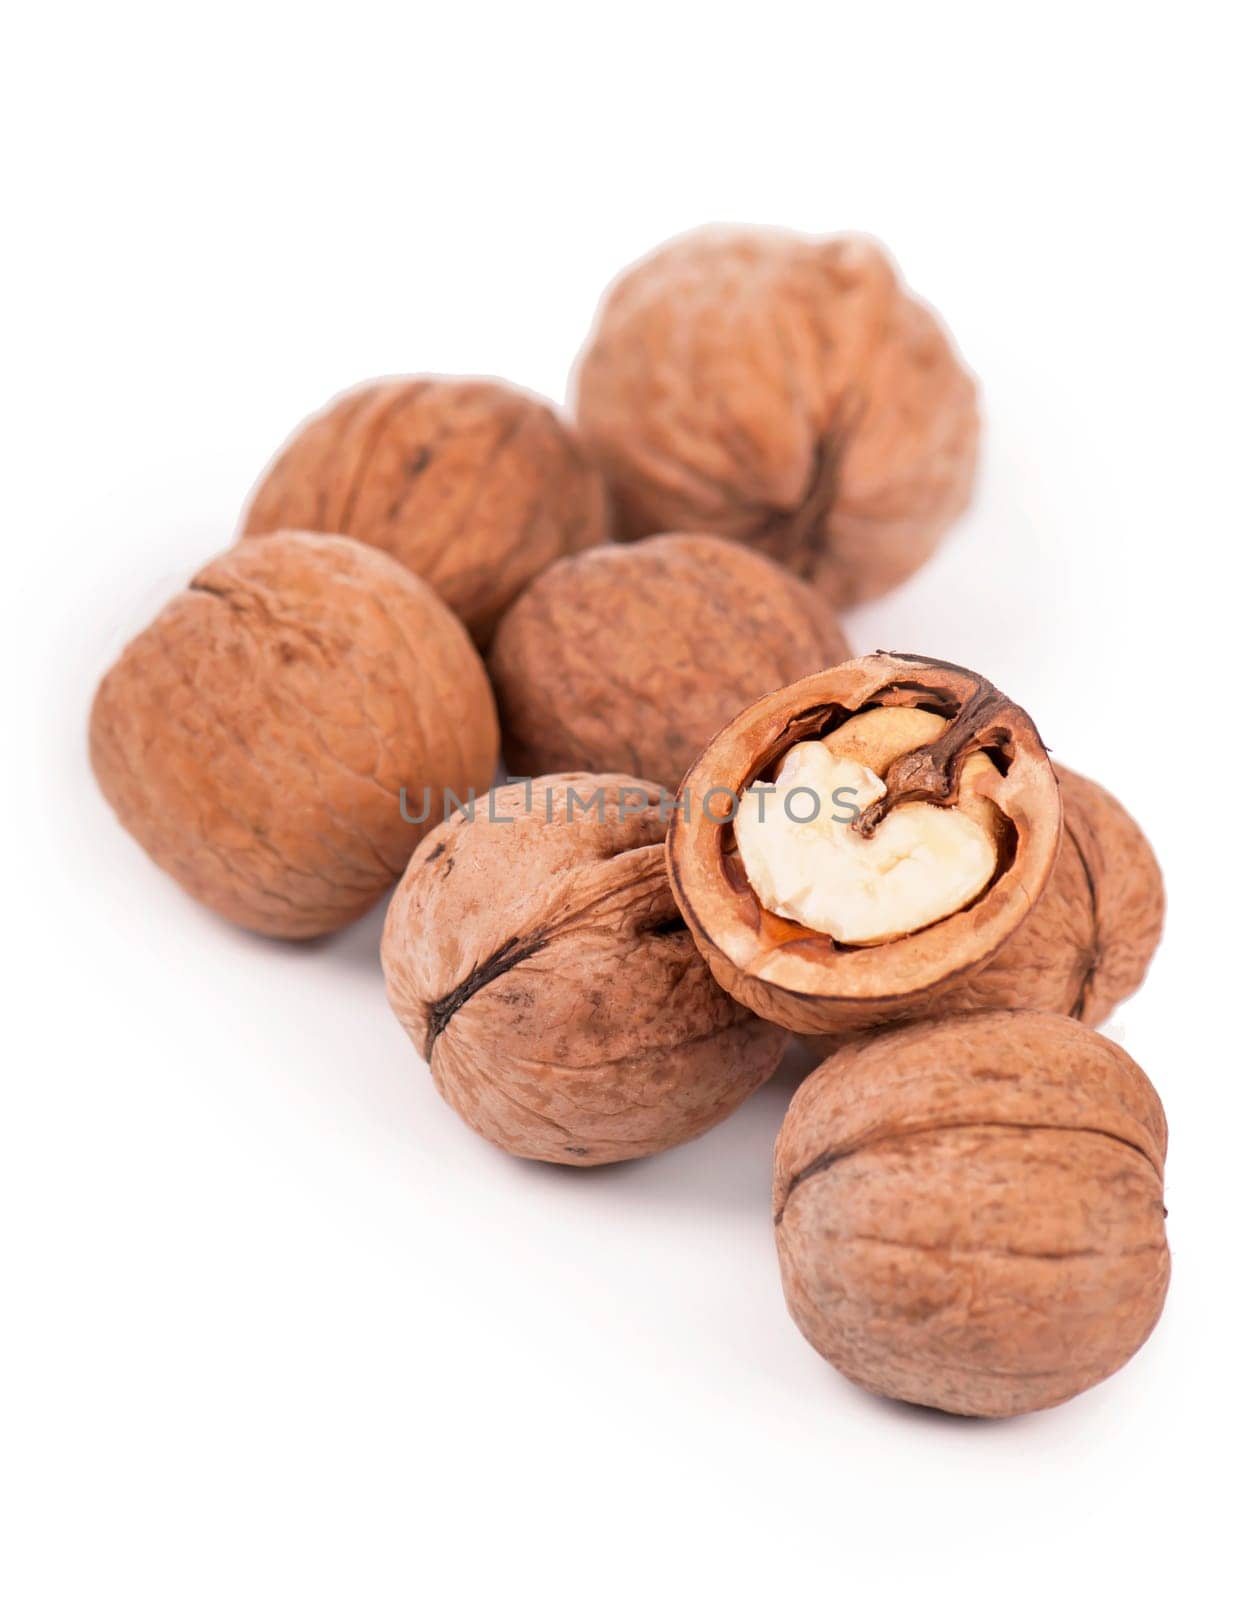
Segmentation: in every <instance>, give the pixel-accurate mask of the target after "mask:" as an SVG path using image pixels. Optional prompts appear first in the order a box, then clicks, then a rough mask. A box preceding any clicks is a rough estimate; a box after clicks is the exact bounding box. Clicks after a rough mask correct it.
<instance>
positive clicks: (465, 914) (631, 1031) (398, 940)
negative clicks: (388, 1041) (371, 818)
mask: <svg viewBox="0 0 1251 1600" xmlns="http://www.w3.org/2000/svg"><path fill="white" fill-rule="evenodd" d="M665 817H666V800H665V797H664V796H663V794H662V791H661V790H660V789H659V788H657V787H656V785H654V784H648V783H641V782H639V781H638V780H637V779H633V778H629V777H624V776H615V775H610V776H590V775H588V774H585V773H574V774H565V775H563V776H559V777H547V778H542V779H540V780H538V781H537V782H535V783H514V784H510V785H507V786H506V787H504V788H501V789H497V790H494V791H493V792H492V795H491V799H490V805H489V807H486V806H484V805H483V804H481V803H480V804H479V806H478V808H477V810H476V812H475V814H474V815H473V816H472V817H466V816H465V815H464V814H463V813H457V814H455V815H453V816H451V817H450V818H449V819H448V820H447V821H445V822H444V823H442V824H441V825H440V827H438V828H437V829H436V830H435V831H434V832H433V833H432V834H431V835H430V837H429V838H428V839H427V840H425V842H424V843H423V844H422V846H421V848H420V849H419V850H418V852H417V853H416V854H415V855H414V857H413V859H412V861H411V863H410V865H409V868H408V870H407V872H406V873H405V874H404V879H403V881H402V883H401V884H400V887H399V888H398V889H397V891H396V893H395V897H394V899H393V900H392V902H391V906H390V909H389V911H388V914H387V922H386V930H385V933H384V936H383V942H382V962H383V968H384V971H385V973H386V979H387V992H388V995H389V996H390V1000H391V1005H392V1007H393V1009H394V1011H395V1013H396V1016H397V1017H398V1018H399V1020H400V1021H401V1022H402V1023H403V1025H404V1027H405V1029H406V1030H407V1032H408V1034H409V1036H410V1037H411V1039H412V1041H413V1044H414V1045H415V1046H416V1048H417V1049H418V1050H419V1051H420V1052H421V1054H422V1055H423V1056H424V1057H425V1059H426V1060H427V1061H428V1062H429V1064H430V1070H431V1073H432V1075H433V1077H434V1082H435V1085H436V1087H437V1088H438V1090H439V1093H440V1094H441V1095H442V1096H443V1098H444V1099H445V1100H446V1101H447V1102H448V1104H449V1105H451V1106H452V1107H453V1109H454V1110H456V1111H457V1112H458V1113H459V1114H460V1115H461V1117H462V1118H463V1119H464V1120H465V1121H466V1122H467V1123H468V1124H469V1126H470V1127H471V1128H473V1129H474V1130H475V1131H476V1132H477V1133H480V1134H481V1135H482V1136H483V1137H484V1138H486V1139H489V1140H490V1141H491V1142H492V1143H493V1144H496V1145H498V1146H500V1148H501V1149H504V1150H507V1151H509V1152H510V1153H512V1154H513V1155H518V1156H526V1157H529V1158H531V1159H533V1160H539V1161H553V1162H560V1163H564V1164H566V1165H570V1166H594V1165H598V1164H600V1163H603V1162H608V1161H622V1160H625V1159H627V1158H630V1157H633V1156H644V1155H650V1154H653V1153H655V1152H656V1151H659V1150H666V1149H668V1148H669V1147H670V1146H671V1145H675V1144H679V1143H681V1142H682V1141H683V1140H686V1139H692V1138H694V1137H695V1135H696V1134H700V1133H703V1132H704V1131H705V1130H706V1129H708V1128H710V1127H712V1126H713V1124H714V1123H717V1122H720V1121H721V1120H722V1118H724V1117H726V1116H728V1115H729V1114H730V1112H732V1111H733V1110H735V1108H736V1107H737V1106H738V1105H740V1104H741V1103H742V1101H743V1100H745V1099H746V1098H747V1096H748V1095H750V1094H751V1093H752V1092H753V1091H754V1090H755V1089H757V1088H759V1086H760V1085H761V1084H762V1083H763V1082H764V1081H765V1080H766V1079H767V1078H768V1077H769V1076H770V1074H771V1073H772V1072H773V1070H774V1068H775V1067H776V1065H777V1063H778V1059H779V1057H780V1056H781V1053H782V1049H783V1047H784V1045H785V1042H786V1039H785V1035H784V1034H783V1033H782V1032H781V1031H780V1030H778V1029H776V1028H773V1027H771V1026H770V1025H769V1024H768V1023H767V1022H763V1021H762V1020H761V1019H760V1018H759V1017H756V1016H754V1015H753V1014H752V1013H751V1012H750V1011H747V1010H745V1009H744V1008H743V1007H742V1006H740V1005H738V1004H737V1003H736V1002H735V1001H734V1000H733V999H731V997H730V996H729V995H728V994H726V993H725V991H724V990H723V989H721V988H720V987H719V986H718V985H717V984H716V983H715V982H714V981H713V978H712V975H711V973H710V972H709V971H708V969H707V967H706V966H705V965H704V963H703V961H702V960H701V959H700V956H699V954H698V952H697V951H696V949H695V947H694V944H693V943H692V940H691V937H690V935H689V933H688V932H687V931H686V928H685V926H684V924H683V923H682V921H681V919H680V918H679V917H678V915H677V912H676V910H675V907H674V904H673V898H672V896H671V895H670V893H669V885H668V882H667V879H666V876H665V864H664V844H663V840H664V831H665Z"/></svg>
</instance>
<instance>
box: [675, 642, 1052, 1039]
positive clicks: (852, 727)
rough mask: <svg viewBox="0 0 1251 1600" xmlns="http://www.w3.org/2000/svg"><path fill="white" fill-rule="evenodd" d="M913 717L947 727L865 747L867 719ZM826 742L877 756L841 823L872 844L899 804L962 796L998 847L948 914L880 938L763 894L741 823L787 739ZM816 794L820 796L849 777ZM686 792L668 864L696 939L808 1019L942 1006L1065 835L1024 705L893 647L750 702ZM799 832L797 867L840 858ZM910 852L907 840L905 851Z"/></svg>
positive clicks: (939, 805)
mask: <svg viewBox="0 0 1251 1600" xmlns="http://www.w3.org/2000/svg"><path fill="white" fill-rule="evenodd" d="M918 720H919V721H920V722H921V723H922V724H924V725H925V726H926V727H927V728H929V727H931V726H932V728H933V729H935V730H937V733H935V732H933V731H931V732H927V733H925V734H923V735H922V737H921V739H920V740H918V739H917V737H915V735H913V736H910V737H907V738H905V739H904V740H903V742H902V743H900V742H899V740H898V737H897V734H896V733H892V734H890V735H889V736H888V740H887V743H886V744H885V745H882V746H881V748H879V749H878V750H877V752H876V754H873V755H870V752H869V750H868V749H867V748H866V746H865V744H864V739H865V730H869V729H870V728H872V727H875V726H877V725H880V724H881V723H882V722H886V723H887V724H888V726H890V727H894V726H895V724H896V723H897V722H902V723H903V724H904V726H905V728H910V727H912V725H913V724H914V723H915V722H917V721H918ZM891 739H893V740H894V741H895V742H894V744H893V746H892V745H891V743H890V740H891ZM870 742H876V741H875V740H874V741H870ZM821 743H824V744H825V745H826V746H827V748H828V747H829V746H830V745H831V744H832V745H834V746H836V747H837V748H839V750H840V751H841V752H843V753H844V755H856V756H857V757H858V759H861V760H863V761H869V762H870V763H876V765H877V767H879V768H880V772H873V773H869V772H868V770H867V768H863V767H862V769H861V770H862V771H864V772H865V773H866V776H867V777H871V780H872V783H873V785H874V788H873V790H872V791H871V793H873V794H876V795H878V798H876V799H874V800H873V801H872V803H871V804H869V805H868V806H866V807H865V808H864V809H862V810H859V811H858V812H857V814H856V817H855V820H854V821H850V820H849V821H848V824H847V831H848V832H853V833H859V835H860V838H861V841H862V845H866V846H867V845H868V844H869V843H870V842H873V843H874V844H876V841H875V840H874V833H875V831H876V830H878V829H881V830H882V832H881V840H882V843H883V844H886V843H887V839H886V833H887V829H888V828H889V826H890V824H891V823H892V821H894V820H895V817H896V815H897V816H899V817H904V816H905V815H906V814H908V813H918V812H919V813H922V814H925V813H930V812H933V813H934V814H936V815H937V814H939V813H941V812H942V811H943V809H944V808H952V810H954V811H956V812H958V813H960V814H961V816H962V817H963V818H964V820H965V821H966V822H967V823H969V824H970V825H971V826H975V829H976V831H977V832H979V833H980V834H981V835H982V836H983V837H984V839H985V840H986V843H987V845H988V846H989V849H990V853H991V860H990V875H989V878H988V879H987V880H986V881H985V883H984V885H983V886H982V887H981V888H980V889H977V890H976V892H975V893H973V894H972V895H971V896H965V897H961V898H959V899H958V900H957V901H955V902H951V903H950V909H946V908H943V910H945V914H939V915H937V916H934V915H933V914H932V913H931V914H930V915H929V917H928V919H922V920H921V921H920V922H915V921H914V922H911V923H907V924H906V925H903V926H900V927H899V931H898V934H897V936H888V937H885V938H880V939H879V940H878V941H877V942H867V943H865V942H861V943H851V942H847V941H846V940H840V939H837V938H835V937H832V936H831V935H830V934H829V933H828V932H820V931H818V928H817V927H814V926H811V925H806V924H805V923H804V922H803V921H802V920H800V914H799V913H786V912H782V911H779V910H777V909H770V906H769V904H768V903H767V902H768V899H769V897H768V895H767V894H765V895H764V896H763V898H762V891H761V889H760V888H759V887H758V884H757V882H755V881H753V877H752V869H751V863H750V861H749V860H747V859H746V858H745V857H744V855H743V854H742V853H741V851H740V848H739V841H738V837H737V833H738V821H739V818H740V816H742V815H743V814H744V813H748V812H749V811H750V808H752V807H753V805H754V802H755V799H756V794H757V790H756V789H754V788H753V785H760V784H763V785H764V786H765V788H766V792H767V790H768V787H769V786H770V785H773V786H778V785H779V784H780V781H781V780H780V774H781V771H782V769H784V768H785V764H786V762H787V760H788V759H789V757H790V756H791V755H792V754H793V752H795V751H796V750H799V749H806V748H811V747H812V746H813V745H814V744H816V745H817V746H818V747H819V746H820V744H821ZM808 792H809V793H811V794H812V798H813V799H814V800H817V801H818V802H819V804H820V806H821V807H822V808H824V807H825V806H826V805H828V803H829V802H830V801H831V799H837V798H838V797H839V796H840V795H842V794H843V793H844V792H845V791H844V790H842V789H841V788H840V789H835V790H834V791H832V794H830V795H823V794H820V793H818V792H815V791H808ZM683 798H684V802H686V803H684V804H683V805H682V806H681V807H679V808H677V809H675V811H674V816H673V820H672V823H671V825H670V830H669V840H668V858H669V871H670V879H671V882H672V884H673V891H674V898H675V900H676V901H677V904H678V907H679V909H680V911H681V913H682V915H683V917H684V918H685V919H686V921H687V924H688V925H689V926H690V928H691V931H692V933H693V935H694V938H695V942H696V944H697V945H698V946H699V948H700V950H701V951H702V952H703V954H704V956H705V958H706V959H707V961H708V963H709V965H710V966H711V968H712V971H713V973H714V975H715V976H716V978H717V980H718V982H720V983H722V984H724V985H725V987H726V988H727V989H728V990H729V991H730V993H731V994H733V995H734V996H735V998H736V999H738V1000H741V1001H742V1002H743V1004H744V1005H747V1006H750V1007H751V1008H752V1010H754V1011H756V1012H758V1013H759V1014H760V1015H761V1016H764V1017H768V1018H769V1019H770V1020H771V1021H773V1022H777V1023H779V1024H780V1025H781V1026H783V1027H787V1028H790V1029H792V1030H793V1031H794V1032H796V1033H805V1034H836V1033H844V1032H848V1031H851V1030H854V1029H859V1028H864V1027H872V1026H875V1025H877V1024H879V1023H882V1022H887V1021H893V1020H896V1019H899V1018H901V1017H903V1016H906V1015H908V1014H909V1012H910V1010H911V1009H913V1008H915V1007H916V1006H918V1005H922V1004H924V1005H934V1006H935V1007H936V1008H937V1007H938V1006H939V1005H940V1004H941V1001H942V999H943V997H944V996H945V995H946V994H948V993H950V992H952V991H953V990H955V989H956V988H957V987H958V986H959V985H960V984H962V983H963V982H964V981H965V980H966V979H968V977H969V976H970V975H971V974H973V973H975V972H977V971H978V970H979V969H981V968H982V967H984V966H985V965H986V963H987V962H989V961H990V959H991V958H992V957H993V956H994V954H995V953H996V951H998V950H999V949H1000V948H1001V947H1002V946H1003V945H1004V943H1005V942H1006V941H1007V940H1008V939H1009V938H1010V937H1011V935H1012V934H1014V933H1015V932H1016V930H1017V929H1018V928H1019V927H1020V926H1021V925H1022V923H1023V922H1024V920H1025V918H1026V916H1027V915H1028V914H1029V911H1030V909H1031V907H1033V906H1034V905H1035V904H1036V903H1037V902H1038V900H1039V898H1040V896H1041V895H1042V893H1043V890H1044V888H1045V887H1046V884H1047V882H1048V880H1049V878H1050V875H1051V871H1052V865H1053V862H1054V860H1055V856H1056V851H1057V848H1058V846H1059V839H1060V797H1059V792H1058V789H1057V786H1056V778H1055V774H1054V772H1053V771H1052V768H1051V763H1050V761H1049V760H1048V758H1047V753H1046V751H1045V749H1044V748H1043V745H1042V742H1041V740H1040V739H1039V737H1038V732H1037V729H1036V728H1035V727H1034V724H1033V722H1032V721H1031V720H1030V718H1029V717H1028V716H1027V715H1026V713H1025V712H1024V711H1022V710H1021V708H1020V707H1019V706H1017V705H1014V704H1013V703H1012V702H1011V701H1010V700H1008V699H1007V698H1006V697H1005V696H1004V695H1002V694H1001V693H1000V692H999V691H998V690H997V689H995V688H994V686H993V685H991V684H990V683H988V682H987V681H986V679H984V678H981V677H979V676H978V675H977V674H976V673H972V672H969V671H967V670H966V669H965V668H962V667H956V666H952V665H951V664H950V663H948V662H943V661H934V660H932V659H930V658H928V657H923V656H906V655H891V654H888V653H886V652H884V651H879V652H878V653H877V654H876V655H871V656H862V657H859V658H858V659H856V660H854V661H848V662H844V663H843V664H842V665H841V666H838V667H834V668H832V669H831V670H829V671H826V672H820V673H816V674H815V675H813V676H812V677H809V678H805V679H802V680H801V681H800V682H798V683H794V684H790V685H788V686H787V687H785V688H783V689H779V690H776V691H775V692H774V693H772V694H769V695H766V696H764V697H763V698H762V699H761V700H758V701H757V702H756V703H755V704H754V705H752V706H750V707H748V709H747V710H746V711H744V712H742V713H741V714H740V715H739V716H738V717H736V718H735V719H734V721H733V722H731V723H730V724H729V725H728V726H727V727H726V728H724V729H722V731H721V732H720V733H719V734H718V735H717V736H716V738H715V739H713V741H712V743H711V744H710V745H709V746H708V748H707V750H705V751H704V753H703V755H702V756H701V757H700V759H699V760H698V761H697V762H696V763H695V765H694V766H693V767H692V769H691V771H690V772H689V773H688V774H687V778H686V782H685V785H684V797H683ZM795 820H802V818H797V819H795ZM799 832H800V833H801V834H803V833H807V832H815V830H805V829H800V830H799ZM800 848H801V850H802V854H801V855H800V856H799V857H798V858H797V860H798V868H797V869H796V870H799V871H802V872H807V873H810V876H811V882H813V883H815V882H817V881H818V880H819V878H820V875H821V874H822V873H823V872H824V871H826V870H827V869H828V867H829V865H830V863H829V862H828V860H827V858H826V853H825V849H824V845H823V844H822V842H821V841H820V840H819V839H818V840H817V843H816V845H814V846H811V847H810V846H808V845H807V844H806V842H804V841H801V846H800ZM909 854H910V852H909V850H908V848H907V847H905V848H904V849H903V851H902V852H901V855H902V856H903V857H905V858H907V857H908V856H909ZM912 854H913V856H914V858H913V859H906V860H905V861H904V862H903V866H904V868H905V870H907V871H909V872H912V871H920V872H922V873H926V872H928V871H929V864H930V861H931V859H932V858H933V854H934V852H933V850H932V849H931V846H930V843H929V841H924V842H923V843H922V845H921V847H920V848H919V849H918V850H916V851H915V852H912ZM792 865H793V864H792ZM893 866H894V863H893V862H892V860H891V858H890V854H889V852H888V855H887V859H886V860H885V861H883V862H879V863H877V870H881V871H882V872H883V874H884V876H883V879H882V883H883V885H884V886H885V885H887V884H890V883H891V881H892V876H891V874H892V867H893ZM799 900H800V902H802V900H803V896H802V895H800V896H799Z"/></svg>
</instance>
